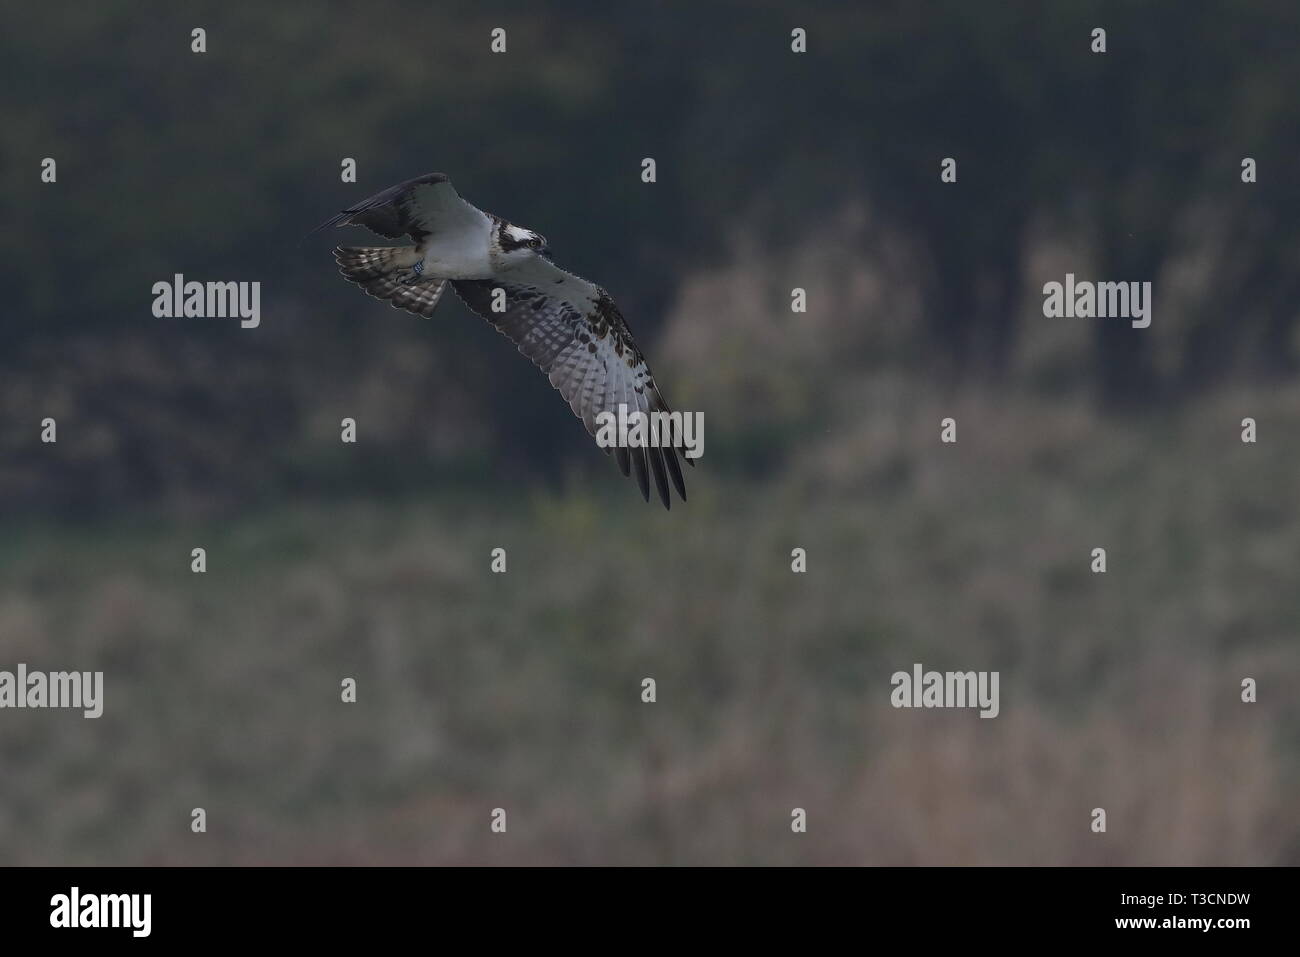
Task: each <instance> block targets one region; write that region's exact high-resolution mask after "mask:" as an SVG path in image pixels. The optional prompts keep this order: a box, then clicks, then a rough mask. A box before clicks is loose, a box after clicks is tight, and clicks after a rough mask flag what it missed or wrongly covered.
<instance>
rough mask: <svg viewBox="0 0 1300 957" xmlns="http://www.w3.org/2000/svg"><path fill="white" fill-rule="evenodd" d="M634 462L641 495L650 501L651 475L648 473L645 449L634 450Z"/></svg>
mask: <svg viewBox="0 0 1300 957" xmlns="http://www.w3.org/2000/svg"><path fill="white" fill-rule="evenodd" d="M632 464H633V465H634V466H636V484H637V486H638V487H639V488H640V489H641V497H642V498H643V499H645V500H646V501H647V502H648V501H650V476H649V475H648V474H647V473H646V463H645V449H640V448H638V449H633V450H632Z"/></svg>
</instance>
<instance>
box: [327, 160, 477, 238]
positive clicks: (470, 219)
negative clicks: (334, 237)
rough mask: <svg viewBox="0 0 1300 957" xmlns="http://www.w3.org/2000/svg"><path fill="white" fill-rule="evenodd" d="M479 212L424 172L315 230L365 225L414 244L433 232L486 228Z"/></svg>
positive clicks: (440, 177)
mask: <svg viewBox="0 0 1300 957" xmlns="http://www.w3.org/2000/svg"><path fill="white" fill-rule="evenodd" d="M488 225H489V220H488V218H487V216H486V214H484V213H483V211H482V210H480V209H478V208H477V207H475V206H472V205H470V204H469V203H467V202H465V200H463V199H461V198H460V194H458V193H457V192H456V190H455V188H454V187H453V186H452V185H451V182H450V181H449V180H448V179H447V177H446V176H445V175H444V174H442V173H426V174H425V175H423V176H417V177H416V178H415V179H408V180H407V181H406V182H405V183H398V184H397V185H396V186H390V187H389V188H388V189H386V190H384V191H383V192H382V193H376V194H375V195H374V196H371V197H370V198H369V199H363V200H362V201H361V202H359V203H357V204H356V205H355V206H349V207H348V208H347V209H345V210H343V211H342V212H341V213H338V214H337V215H335V216H331V217H330V218H329V219H327V220H326V221H325V222H323V223H321V224H320V225H319V226H317V227H316V230H315V231H319V230H322V229H328V228H329V227H331V226H365V227H366V228H367V229H370V230H372V231H374V232H376V233H378V234H379V235H380V236H383V237H384V238H386V239H397V238H399V237H401V236H410V237H411V238H412V239H413V240H415V241H416V243H421V242H423V241H424V239H425V237H427V236H428V235H429V234H430V233H433V232H435V231H456V230H461V229H469V228H472V227H474V226H480V227H484V228H486V227H487V226H488Z"/></svg>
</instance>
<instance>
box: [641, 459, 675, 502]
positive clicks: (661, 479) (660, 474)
mask: <svg viewBox="0 0 1300 957" xmlns="http://www.w3.org/2000/svg"><path fill="white" fill-rule="evenodd" d="M646 454H648V455H649V456H650V469H651V471H653V472H654V474H655V488H657V489H658V490H659V501H661V502H663V503H664V508H667V509H671V508H672V507H673V500H672V499H671V498H669V496H668V476H667V474H665V472H664V457H663V454H662V451H661V450H660V449H659V447H658V446H653V445H652V446H651V447H650V448H649V449H647V450H646Z"/></svg>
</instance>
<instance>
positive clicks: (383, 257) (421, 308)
mask: <svg viewBox="0 0 1300 957" xmlns="http://www.w3.org/2000/svg"><path fill="white" fill-rule="evenodd" d="M419 258H420V256H419V253H417V252H416V251H415V247H414V246H339V247H338V248H337V249H335V250H334V259H335V261H336V262H337V263H338V264H339V272H341V273H342V274H343V275H344V276H345V277H347V278H348V279H349V280H351V281H352V282H354V283H356V284H357V285H358V286H360V287H361V288H362V289H364V290H365V291H366V292H367V293H368V294H370V295H372V296H374V297H375V298H376V299H387V300H388V302H389V304H390V305H391V306H393V307H394V308H396V309H405V310H406V311H407V312H413V313H415V314H416V315H417V316H426V317H427V316H432V315H433V310H434V309H436V308H437V307H438V300H440V299H441V298H442V293H443V291H444V290H445V289H446V288H447V283H446V281H445V280H439V279H431V280H427V281H422V282H415V283H412V284H408V281H409V279H410V278H411V276H410V273H409V272H408V271H409V270H410V268H411V267H412V266H414V265H415V263H416V262H418V261H419Z"/></svg>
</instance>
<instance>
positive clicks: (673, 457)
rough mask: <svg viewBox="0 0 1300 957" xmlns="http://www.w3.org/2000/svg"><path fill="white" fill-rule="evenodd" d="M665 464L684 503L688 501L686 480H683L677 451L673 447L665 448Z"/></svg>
mask: <svg viewBox="0 0 1300 957" xmlns="http://www.w3.org/2000/svg"><path fill="white" fill-rule="evenodd" d="M664 462H665V464H667V466H668V474H669V475H670V476H671V477H672V480H673V486H674V487H675V488H676V489H677V494H678V495H680V496H681V498H682V501H683V502H684V501H686V480H685V479H683V478H682V467H681V466H680V465H678V464H677V451H676V450H675V449H674V448H673V447H672V446H671V445H669V446H666V447H665V448H664Z"/></svg>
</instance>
